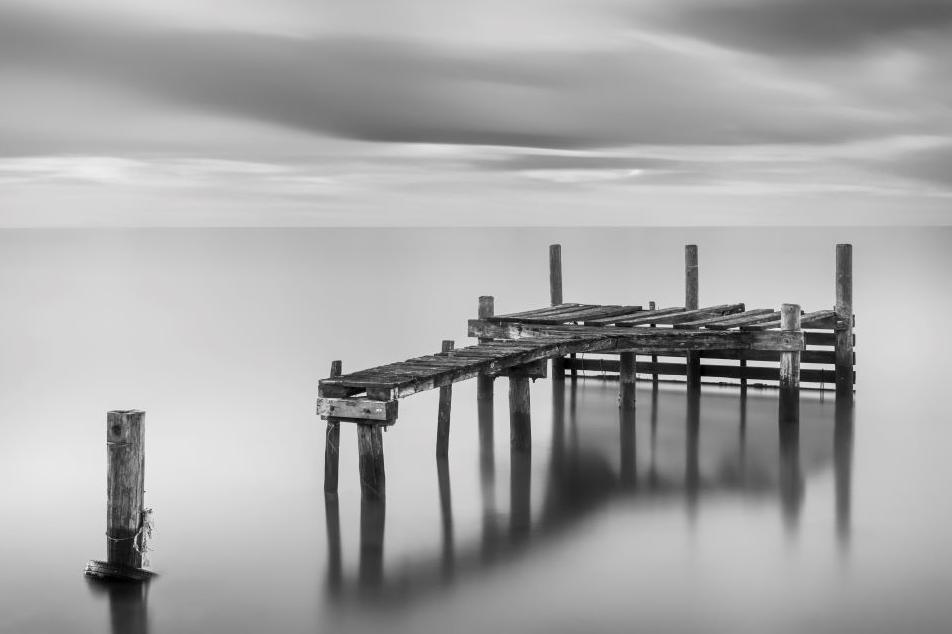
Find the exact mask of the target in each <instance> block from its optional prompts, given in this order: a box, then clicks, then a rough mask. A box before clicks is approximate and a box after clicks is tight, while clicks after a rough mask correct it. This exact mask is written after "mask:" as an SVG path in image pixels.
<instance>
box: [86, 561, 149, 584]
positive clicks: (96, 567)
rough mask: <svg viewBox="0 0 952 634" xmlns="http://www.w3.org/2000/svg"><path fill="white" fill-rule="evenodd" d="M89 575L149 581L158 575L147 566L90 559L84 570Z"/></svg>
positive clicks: (102, 577)
mask: <svg viewBox="0 0 952 634" xmlns="http://www.w3.org/2000/svg"><path fill="white" fill-rule="evenodd" d="M83 574H85V575H86V576H87V577H94V578H96V579H110V580H115V581H149V580H150V579H152V578H153V577H156V576H158V575H157V574H156V573H154V572H152V571H151V570H146V569H145V568H133V567H132V566H123V565H120V564H110V563H108V562H105V561H97V560H95V559H92V560H90V561H89V562H88V563H87V564H86V569H85V570H84V571H83Z"/></svg>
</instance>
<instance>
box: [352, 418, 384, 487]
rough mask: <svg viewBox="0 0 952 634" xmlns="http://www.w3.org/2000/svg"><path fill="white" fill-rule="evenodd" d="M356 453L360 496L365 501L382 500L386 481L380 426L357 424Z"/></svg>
mask: <svg viewBox="0 0 952 634" xmlns="http://www.w3.org/2000/svg"><path fill="white" fill-rule="evenodd" d="M357 453H358V460H359V464H360V493H361V496H362V497H363V498H364V499H367V500H383V499H384V498H385V497H386V493H387V481H386V474H385V473H384V466H383V433H382V429H381V425H368V424H364V423H358V424H357Z"/></svg>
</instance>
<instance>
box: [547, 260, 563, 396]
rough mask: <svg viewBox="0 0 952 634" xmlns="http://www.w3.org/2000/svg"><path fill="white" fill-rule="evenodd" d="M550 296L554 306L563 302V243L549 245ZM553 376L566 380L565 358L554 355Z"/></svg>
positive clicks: (557, 379)
mask: <svg viewBox="0 0 952 634" xmlns="http://www.w3.org/2000/svg"><path fill="white" fill-rule="evenodd" d="M549 297H550V299H551V304H552V305H553V306H558V305H559V304H561V303H562V245H561V244H551V245H549ZM552 378H553V379H554V380H556V381H563V380H565V358H564V357H552Z"/></svg>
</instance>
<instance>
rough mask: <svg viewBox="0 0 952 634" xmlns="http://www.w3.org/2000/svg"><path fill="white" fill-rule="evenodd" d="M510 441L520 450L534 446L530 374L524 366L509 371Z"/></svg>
mask: <svg viewBox="0 0 952 634" xmlns="http://www.w3.org/2000/svg"><path fill="white" fill-rule="evenodd" d="M509 443H510V446H511V447H512V448H513V449H518V450H529V449H530V448H531V447H532V423H531V419H530V416H529V376H528V374H526V372H525V370H523V369H522V368H515V369H514V370H512V371H511V372H510V373H509Z"/></svg>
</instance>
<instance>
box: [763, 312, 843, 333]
mask: <svg viewBox="0 0 952 634" xmlns="http://www.w3.org/2000/svg"><path fill="white" fill-rule="evenodd" d="M832 314H833V311H831V310H818V311H816V312H812V313H807V314H805V315H801V316H800V325H801V326H800V327H801V328H805V327H809V328H819V327H820V326H819V325H818V324H821V323H826V322H827V320H829V318H830V316H831V315H832ZM803 324H808V325H807V326H804V325H803ZM779 327H780V317H779V316H777V317H774V318H773V319H771V320H769V321H764V322H761V323H759V324H752V325H748V326H744V328H746V329H748V330H768V329H770V328H779Z"/></svg>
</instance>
